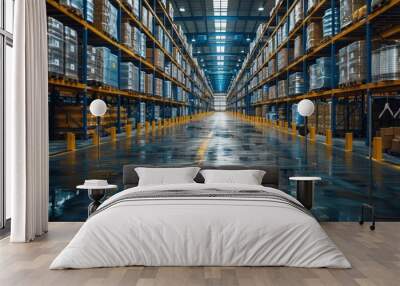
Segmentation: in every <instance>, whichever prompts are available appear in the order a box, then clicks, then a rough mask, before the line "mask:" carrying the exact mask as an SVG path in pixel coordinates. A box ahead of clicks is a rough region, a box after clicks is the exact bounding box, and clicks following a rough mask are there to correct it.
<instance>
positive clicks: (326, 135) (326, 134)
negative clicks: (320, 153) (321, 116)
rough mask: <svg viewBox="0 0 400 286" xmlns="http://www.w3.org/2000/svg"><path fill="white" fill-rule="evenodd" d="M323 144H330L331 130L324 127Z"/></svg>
mask: <svg viewBox="0 0 400 286" xmlns="http://www.w3.org/2000/svg"><path fill="white" fill-rule="evenodd" d="M325 144H326V145H327V146H332V130H330V129H326V131H325Z"/></svg>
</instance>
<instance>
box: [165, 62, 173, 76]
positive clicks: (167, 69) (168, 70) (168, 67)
mask: <svg viewBox="0 0 400 286" xmlns="http://www.w3.org/2000/svg"><path fill="white" fill-rule="evenodd" d="M164 71H165V73H166V74H167V75H169V76H171V75H172V63H171V62H167V63H166V64H165V67H164Z"/></svg>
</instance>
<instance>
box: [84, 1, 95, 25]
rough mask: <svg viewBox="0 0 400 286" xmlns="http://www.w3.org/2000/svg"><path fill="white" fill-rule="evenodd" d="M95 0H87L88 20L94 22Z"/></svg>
mask: <svg viewBox="0 0 400 286" xmlns="http://www.w3.org/2000/svg"><path fill="white" fill-rule="evenodd" d="M93 1H94V0H86V21H87V22H89V23H93V21H94V3H93Z"/></svg>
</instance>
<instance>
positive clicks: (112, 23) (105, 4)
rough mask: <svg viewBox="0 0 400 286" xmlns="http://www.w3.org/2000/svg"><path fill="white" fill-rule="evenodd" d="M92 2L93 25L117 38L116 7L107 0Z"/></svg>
mask: <svg viewBox="0 0 400 286" xmlns="http://www.w3.org/2000/svg"><path fill="white" fill-rule="evenodd" d="M94 4H95V5H94V26H95V27H96V28H97V29H99V30H101V31H103V32H105V33H106V34H107V35H109V36H110V37H112V38H113V39H116V40H118V28H117V27H118V25H117V22H118V21H117V20H118V9H117V8H115V7H114V6H113V5H112V4H111V3H110V1H108V0H95V1H94Z"/></svg>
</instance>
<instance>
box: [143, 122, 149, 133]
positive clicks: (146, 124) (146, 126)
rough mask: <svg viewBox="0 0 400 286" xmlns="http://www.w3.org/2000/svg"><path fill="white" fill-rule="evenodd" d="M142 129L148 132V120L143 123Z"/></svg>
mask: <svg viewBox="0 0 400 286" xmlns="http://www.w3.org/2000/svg"><path fill="white" fill-rule="evenodd" d="M144 129H145V131H146V133H147V132H149V129H150V122H148V121H146V122H145V124H144Z"/></svg>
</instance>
